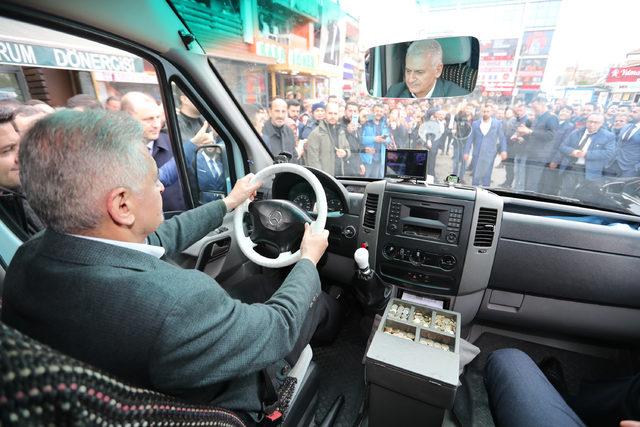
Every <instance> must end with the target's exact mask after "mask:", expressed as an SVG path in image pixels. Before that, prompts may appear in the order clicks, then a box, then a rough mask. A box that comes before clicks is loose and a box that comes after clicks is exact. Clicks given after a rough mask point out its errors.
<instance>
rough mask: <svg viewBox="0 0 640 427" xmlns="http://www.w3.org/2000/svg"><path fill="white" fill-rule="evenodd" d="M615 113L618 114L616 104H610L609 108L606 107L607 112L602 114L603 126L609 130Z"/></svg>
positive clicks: (614, 118)
mask: <svg viewBox="0 0 640 427" xmlns="http://www.w3.org/2000/svg"><path fill="white" fill-rule="evenodd" d="M617 115H618V106H617V105H610V106H609V108H607V112H606V113H605V115H604V126H605V127H606V128H607V129H609V130H611V128H612V127H613V123H614V122H615V120H616V116H617Z"/></svg>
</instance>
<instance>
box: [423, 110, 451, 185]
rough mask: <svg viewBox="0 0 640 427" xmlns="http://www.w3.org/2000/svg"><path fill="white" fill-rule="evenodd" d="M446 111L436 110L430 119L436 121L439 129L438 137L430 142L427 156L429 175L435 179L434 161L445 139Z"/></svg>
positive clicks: (442, 147)
mask: <svg viewBox="0 0 640 427" xmlns="http://www.w3.org/2000/svg"><path fill="white" fill-rule="evenodd" d="M446 115H447V113H446V111H443V110H437V111H436V112H434V113H433V115H432V117H431V119H432V120H433V121H434V122H436V124H437V125H438V128H439V129H440V137H439V138H438V139H436V140H435V141H433V142H432V143H431V147H429V156H428V159H427V171H428V173H429V175H431V176H433V179H437V176H436V161H437V158H438V151H439V150H443V149H444V145H445V141H446V139H447V124H448V123H447V121H446V120H445V119H446Z"/></svg>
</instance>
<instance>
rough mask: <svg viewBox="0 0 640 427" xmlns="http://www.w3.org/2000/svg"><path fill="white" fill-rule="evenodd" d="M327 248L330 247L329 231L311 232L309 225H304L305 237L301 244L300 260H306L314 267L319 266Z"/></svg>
mask: <svg viewBox="0 0 640 427" xmlns="http://www.w3.org/2000/svg"><path fill="white" fill-rule="evenodd" d="M327 246H329V231H328V230H322V231H321V232H319V233H317V232H314V231H312V230H311V226H310V225H309V224H308V223H307V224H305V225H304V236H302V243H300V259H303V258H306V259H308V260H309V261H311V262H312V263H313V265H317V264H318V261H320V258H322V255H323V254H324V251H325V249H327Z"/></svg>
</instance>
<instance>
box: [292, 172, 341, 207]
mask: <svg viewBox="0 0 640 427" xmlns="http://www.w3.org/2000/svg"><path fill="white" fill-rule="evenodd" d="M300 179H301V180H302V181H300V182H297V183H295V184H293V185H292V186H291V188H290V189H289V193H288V195H287V197H286V199H287V200H289V201H291V202H293V203H295V204H296V205H298V206H300V207H301V208H302V209H304V210H305V211H307V212H315V211H316V209H315V205H316V195H315V193H314V191H313V189H312V188H311V186H310V185H309V183H308V182H307V181H305V180H304V179H302V178H300ZM324 192H325V194H326V196H327V209H328V210H329V212H330V213H331V212H332V213H339V214H341V213H343V212H345V206H344V203H342V200H340V197H339V196H338V193H336V191H335V190H332V189H331V188H326V187H325V189H324Z"/></svg>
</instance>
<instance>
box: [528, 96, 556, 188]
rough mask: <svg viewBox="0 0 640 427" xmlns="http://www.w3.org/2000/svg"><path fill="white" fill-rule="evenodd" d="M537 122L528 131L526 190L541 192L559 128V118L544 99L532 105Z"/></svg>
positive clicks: (539, 99) (538, 99)
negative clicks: (552, 112)
mask: <svg viewBox="0 0 640 427" xmlns="http://www.w3.org/2000/svg"><path fill="white" fill-rule="evenodd" d="M531 107H532V108H533V111H534V113H535V116H536V118H535V120H534V122H533V125H532V126H531V129H526V130H525V132H524V133H525V134H526V135H527V136H528V138H529V139H528V141H527V145H526V163H525V179H524V190H527V191H534V192H539V191H541V188H542V187H543V182H542V179H543V174H544V171H545V170H546V169H547V167H548V166H549V162H550V161H551V159H552V158H553V155H554V153H553V148H554V147H553V138H554V136H555V133H556V129H557V128H558V118H557V117H556V116H554V115H553V114H551V112H550V111H549V108H548V106H547V102H546V100H545V99H544V98H537V99H535V100H534V101H533V102H532V103H531Z"/></svg>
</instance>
